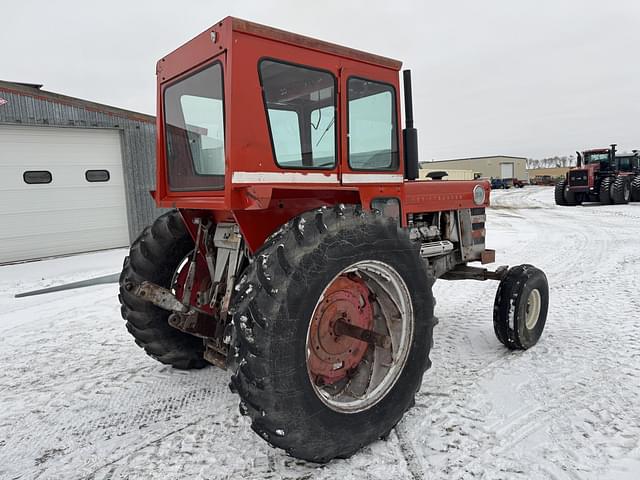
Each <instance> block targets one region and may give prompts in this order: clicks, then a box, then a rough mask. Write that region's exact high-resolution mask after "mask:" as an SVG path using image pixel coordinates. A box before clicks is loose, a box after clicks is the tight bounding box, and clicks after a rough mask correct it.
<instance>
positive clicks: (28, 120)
mask: <svg viewBox="0 0 640 480" xmlns="http://www.w3.org/2000/svg"><path fill="white" fill-rule="evenodd" d="M0 98H1V99H4V100H6V103H3V102H0V103H3V104H2V105H0V123H4V124H11V125H43V126H46V125H50V126H56V127H59V126H61V127H69V128H73V127H82V128H117V129H119V130H120V132H121V138H122V156H123V163H124V173H125V186H126V190H127V214H128V222H129V237H130V240H131V241H133V240H134V239H135V238H136V237H137V236H138V234H139V233H140V232H141V231H142V229H143V228H144V227H145V226H147V225H150V224H151V223H152V222H153V220H154V219H155V218H156V217H157V216H158V215H160V214H161V213H162V210H160V209H158V208H156V206H155V203H154V201H153V199H152V198H151V196H150V195H149V190H153V189H154V188H155V181H156V178H155V174H156V169H155V151H156V146H155V119H154V118H153V117H150V116H147V115H142V114H136V113H134V112H127V111H125V110H120V109H116V108H111V107H107V106H104V105H99V104H95V103H91V102H85V101H82V100H78V99H73V98H71V97H65V96H62V95H57V94H54V93H50V92H44V91H41V90H38V89H37V88H31V87H25V86H22V85H19V84H10V83H7V82H0Z"/></svg>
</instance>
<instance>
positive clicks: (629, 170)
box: [555, 144, 640, 206]
mask: <svg viewBox="0 0 640 480" xmlns="http://www.w3.org/2000/svg"><path fill="white" fill-rule="evenodd" d="M576 153H577V156H578V165H577V166H576V167H575V168H572V169H571V170H569V172H568V173H567V175H566V177H565V178H564V179H563V180H562V181H560V182H558V183H557V184H556V189H555V202H556V204H557V205H563V206H574V205H580V204H581V203H583V202H600V203H601V204H604V205H610V204H625V203H629V201H640V155H639V152H638V150H633V151H632V153H618V152H617V149H616V144H611V146H610V148H599V149H592V150H585V151H583V152H576Z"/></svg>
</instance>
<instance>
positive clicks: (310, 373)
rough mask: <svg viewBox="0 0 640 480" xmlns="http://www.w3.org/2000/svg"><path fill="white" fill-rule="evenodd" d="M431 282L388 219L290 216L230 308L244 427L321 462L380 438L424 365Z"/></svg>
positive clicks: (337, 212)
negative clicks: (248, 422)
mask: <svg viewBox="0 0 640 480" xmlns="http://www.w3.org/2000/svg"><path fill="white" fill-rule="evenodd" d="M432 284H433V281H432V279H431V278H430V277H429V275H428V274H427V271H426V268H425V265H424V263H423V261H422V260H421V259H420V257H419V251H418V250H417V245H416V244H415V243H413V242H411V241H410V240H409V238H408V235H407V233H406V232H405V231H404V230H403V229H402V228H401V227H400V226H399V224H398V222H397V219H392V218H387V217H384V216H382V215H380V214H377V213H368V212H363V211H362V210H361V209H360V208H359V207H357V206H337V207H335V208H321V209H319V210H316V211H312V212H307V213H304V214H302V215H300V216H298V217H296V218H295V219H293V220H292V221H290V222H288V223H287V224H286V225H285V226H284V227H283V228H281V229H280V230H279V231H278V232H277V233H276V234H275V235H273V236H272V237H270V239H268V240H267V242H266V243H265V245H264V246H263V247H262V248H261V249H260V250H259V251H258V252H257V253H256V255H255V260H254V261H253V263H252V264H250V265H249V267H248V268H247V270H246V271H245V276H244V277H243V278H242V279H241V280H240V284H239V291H238V294H237V296H236V297H235V299H234V304H233V322H234V327H235V331H236V338H237V342H238V344H237V349H238V355H239V358H238V360H239V366H238V369H237V371H236V373H235V374H234V375H233V376H232V380H231V387H232V389H233V390H236V391H237V392H238V393H239V395H240V397H241V403H240V411H241V413H242V414H244V415H248V416H249V417H250V418H251V422H252V428H253V430H254V431H256V433H258V434H259V435H260V436H261V437H263V438H264V439H265V440H266V441H267V442H269V443H270V444H271V445H273V446H275V447H278V448H282V449H284V450H286V451H287V452H288V453H289V454H290V455H292V456H294V457H297V458H300V459H304V460H308V461H312V462H319V463H323V462H327V461H329V460H331V459H333V458H346V457H349V456H351V455H352V454H354V453H355V452H356V451H358V450H359V449H360V448H361V447H363V446H364V445H367V444H369V443H370V442H373V441H375V440H377V439H379V438H383V437H385V436H386V435H388V434H389V432H390V431H391V429H392V428H393V427H394V426H395V425H396V424H397V423H398V421H399V420H400V419H401V418H402V416H403V414H404V413H405V411H406V410H407V409H409V408H410V407H411V406H412V405H413V404H414V397H415V394H416V392H417V390H418V389H419V388H420V384H421V381H422V376H423V373H424V372H425V370H426V369H427V368H428V367H429V366H430V361H429V351H430V348H431V344H432V331H433V326H434V325H435V318H434V316H433V309H434V299H433V296H432V294H431V286H432ZM354 331H355V332H356V334H354V333H353V332H354ZM345 332H347V333H345ZM349 332H351V334H349ZM357 332H360V336H358V335H357ZM362 332H366V335H368V337H366V338H368V340H366V341H363V339H365V336H362ZM374 340H375V341H374Z"/></svg>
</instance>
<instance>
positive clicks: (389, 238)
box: [119, 18, 548, 462]
mask: <svg viewBox="0 0 640 480" xmlns="http://www.w3.org/2000/svg"><path fill="white" fill-rule="evenodd" d="M400 67H401V62H399V61H396V60H391V59H389V58H384V57H380V56H377V55H372V54H369V53H364V52H361V51H357V50H353V49H350V48H346V47H341V46H338V45H335V44H331V43H326V42H322V41H319V40H315V39H311V38H307V37H303V36H300V35H296V34H292V33H288V32H284V31H281V30H276V29H273V28H269V27H265V26H262V25H257V24H254V23H250V22H247V21H243V20H239V19H235V18H225V19H224V20H223V21H221V22H219V23H217V24H215V25H214V26H213V27H211V28H210V29H208V30H206V31H205V32H203V33H201V34H200V35H198V36H197V37H195V38H194V39H193V40H191V41H189V42H188V43H186V44H185V45H183V46H182V47H180V48H178V49H177V50H175V51H174V52H172V53H170V54H169V55H167V56H166V57H164V58H162V59H161V60H160V61H159V62H158V65H157V79H158V115H157V185H156V191H155V192H153V195H154V198H155V200H156V202H157V204H158V205H159V206H160V207H166V208H172V209H173V210H170V211H169V212H167V213H165V214H164V215H162V216H161V217H159V218H158V219H157V220H156V221H155V223H154V224H153V225H152V226H150V227H148V228H146V229H145V230H144V231H143V232H142V234H141V235H140V237H139V238H138V239H137V240H136V241H135V242H134V243H133V245H132V246H131V251H130V254H129V256H128V257H127V259H126V260H125V262H124V267H123V271H122V274H121V277H120V296H119V298H120V302H121V304H122V316H123V317H124V319H125V320H126V321H127V328H128V330H129V332H131V334H132V335H133V337H134V338H135V341H136V343H137V344H138V345H140V346H141V347H143V348H144V349H145V351H146V352H147V353H148V354H149V355H150V356H152V357H154V358H155V359H157V360H158V361H160V362H162V363H165V364H169V365H173V366H174V367H176V368H181V369H191V368H201V367H204V366H206V365H209V364H214V365H217V366H219V367H222V368H229V369H230V370H231V371H232V377H231V385H230V386H231V389H232V390H233V391H236V392H237V393H238V394H239V396H240V411H241V412H242V414H244V415H248V416H249V417H250V418H251V422H252V428H253V429H254V430H255V431H256V432H257V433H258V434H259V435H260V436H261V437H263V438H264V439H265V440H266V441H267V442H269V443H270V444H272V445H274V446H276V447H279V448H282V449H284V450H286V451H287V452H288V453H289V454H291V455H293V456H295V457H298V458H302V459H306V460H310V461H315V462H326V461H329V460H331V459H332V458H336V457H340V458H344V457H348V456H350V455H352V454H353V453H354V452H356V451H357V450H358V449H360V448H361V447H362V446H364V445H366V444H368V443H370V442H372V441H374V440H376V439H378V438H383V437H385V436H386V435H388V434H389V433H390V431H391V429H393V428H394V426H395V425H396V424H397V423H398V421H399V420H400V419H401V418H402V416H403V414H404V413H405V411H406V410H407V409H409V408H410V407H411V406H412V405H413V403H414V395H415V393H416V392H417V391H418V389H419V388H420V384H421V382H422V376H423V373H424V372H425V370H426V369H427V368H428V367H429V366H430V364H431V362H430V360H429V352H430V349H431V346H432V341H433V339H432V331H433V327H434V325H435V324H436V318H435V317H434V306H435V300H434V298H433V295H432V293H431V292H432V290H431V287H432V284H433V282H434V281H435V279H437V278H442V279H446V280H463V279H474V280H487V279H491V280H499V281H500V286H499V288H498V291H497V294H496V298H495V307H494V318H493V322H494V329H495V333H496V336H497V338H498V340H499V341H500V342H502V343H503V344H504V345H506V346H507V347H508V348H510V349H526V348H529V347H531V346H533V345H534V344H535V343H536V342H537V341H538V339H539V338H540V336H541V334H542V330H543V328H544V325H545V321H546V317H547V306H548V286H547V279H546V277H545V275H544V273H543V272H542V271H541V270H538V269H537V268H535V267H533V266H531V265H521V266H516V267H513V268H511V269H507V267H500V268H498V269H497V270H495V271H489V270H487V269H486V268H482V267H478V266H470V265H468V264H469V263H470V262H482V263H483V264H485V263H491V262H494V258H495V252H493V251H492V250H487V249H485V220H486V216H485V208H486V207H487V206H488V204H489V193H490V188H489V184H488V182H486V181H480V180H478V181H449V182H434V181H431V182H428V181H418V180H417V177H418V156H417V152H418V149H417V132H416V129H415V128H414V127H413V118H412V103H411V80H410V75H409V72H408V71H405V72H404V107H405V114H406V126H405V128H404V129H402V127H401V122H400V116H401V108H400V81H399V71H400Z"/></svg>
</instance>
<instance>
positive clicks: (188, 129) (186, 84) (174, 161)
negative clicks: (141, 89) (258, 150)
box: [164, 62, 225, 191]
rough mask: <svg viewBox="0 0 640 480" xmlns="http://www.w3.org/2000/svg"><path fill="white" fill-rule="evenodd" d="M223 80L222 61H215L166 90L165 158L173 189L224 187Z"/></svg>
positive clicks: (212, 188) (215, 188)
mask: <svg viewBox="0 0 640 480" xmlns="http://www.w3.org/2000/svg"><path fill="white" fill-rule="evenodd" d="M222 83H223V81H222V64H221V63H220V62H216V63H214V64H212V65H210V66H208V67H206V68H204V69H202V70H200V71H198V72H196V73H194V74H192V75H190V76H189V77H187V78H184V79H182V80H179V81H178V82H176V83H174V84H172V85H170V86H169V87H167V88H166V89H165V91H164V118H165V135H166V157H167V170H168V173H169V188H170V189H171V190H174V191H185V190H217V189H222V188H223V187H224V174H225V165H224V160H225V149H224V148H225V145H224V102H223V84H222Z"/></svg>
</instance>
